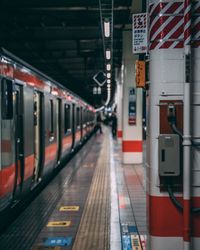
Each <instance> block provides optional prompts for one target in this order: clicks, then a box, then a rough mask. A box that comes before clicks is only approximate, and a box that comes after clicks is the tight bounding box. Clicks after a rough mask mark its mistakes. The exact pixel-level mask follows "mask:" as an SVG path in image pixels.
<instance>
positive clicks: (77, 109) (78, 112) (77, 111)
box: [76, 108, 80, 126]
mask: <svg viewBox="0 0 200 250" xmlns="http://www.w3.org/2000/svg"><path fill="white" fill-rule="evenodd" d="M76 124H77V126H79V125H80V108H76Z"/></svg>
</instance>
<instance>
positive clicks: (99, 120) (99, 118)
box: [96, 113, 102, 134]
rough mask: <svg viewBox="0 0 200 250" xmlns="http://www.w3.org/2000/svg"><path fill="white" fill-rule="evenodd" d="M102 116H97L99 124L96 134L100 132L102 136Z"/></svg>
mask: <svg viewBox="0 0 200 250" xmlns="http://www.w3.org/2000/svg"><path fill="white" fill-rule="evenodd" d="M101 122H102V120H101V114H100V113H98V115H97V124H96V132H97V131H98V130H99V132H100V134H102V127H101Z"/></svg>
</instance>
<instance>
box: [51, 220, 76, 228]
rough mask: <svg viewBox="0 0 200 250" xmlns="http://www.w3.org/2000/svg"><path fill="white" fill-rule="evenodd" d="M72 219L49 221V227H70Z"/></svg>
mask: <svg viewBox="0 0 200 250" xmlns="http://www.w3.org/2000/svg"><path fill="white" fill-rule="evenodd" d="M70 225H71V221H49V222H48V224H47V227H69V226H70Z"/></svg>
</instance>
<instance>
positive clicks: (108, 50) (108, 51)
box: [106, 49, 111, 60]
mask: <svg viewBox="0 0 200 250" xmlns="http://www.w3.org/2000/svg"><path fill="white" fill-rule="evenodd" d="M110 58H111V53H110V49H107V50H106V59H107V60H110Z"/></svg>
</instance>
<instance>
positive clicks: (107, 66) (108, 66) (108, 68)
mask: <svg viewBox="0 0 200 250" xmlns="http://www.w3.org/2000/svg"><path fill="white" fill-rule="evenodd" d="M106 70H107V71H110V70H111V64H110V63H108V64H106Z"/></svg>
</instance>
